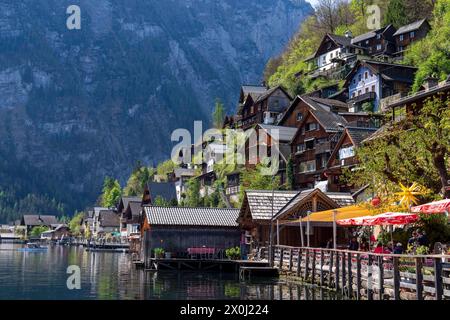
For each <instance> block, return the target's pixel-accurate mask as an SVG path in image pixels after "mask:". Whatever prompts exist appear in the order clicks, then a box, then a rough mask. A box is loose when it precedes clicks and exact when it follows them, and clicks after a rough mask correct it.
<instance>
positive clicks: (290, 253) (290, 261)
mask: <svg viewBox="0 0 450 320" xmlns="http://www.w3.org/2000/svg"><path fill="white" fill-rule="evenodd" d="M289 272H292V248H290V249H289Z"/></svg>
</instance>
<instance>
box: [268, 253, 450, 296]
mask: <svg viewBox="0 0 450 320" xmlns="http://www.w3.org/2000/svg"><path fill="white" fill-rule="evenodd" d="M272 250H273V252H272V255H271V256H272V259H273V261H272V265H273V266H275V267H277V268H278V269H279V271H280V273H281V274H286V275H290V276H294V277H299V278H301V279H302V280H303V281H305V282H308V283H311V284H314V285H318V286H320V287H327V288H332V289H335V290H336V291H338V292H341V293H342V294H343V295H345V296H347V297H349V298H354V299H357V300H361V299H368V300H374V299H379V300H386V299H392V300H423V299H426V300H431V299H433V300H445V299H450V263H449V261H450V260H449V259H450V256H443V255H427V256H424V255H386V254H374V253H369V252H356V251H347V250H333V249H320V248H297V247H287V246H274V247H273V248H272ZM268 256H269V254H268V251H267V250H266V251H265V252H263V253H262V258H268Z"/></svg>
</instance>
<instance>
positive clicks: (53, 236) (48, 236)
mask: <svg viewBox="0 0 450 320" xmlns="http://www.w3.org/2000/svg"><path fill="white" fill-rule="evenodd" d="M69 236H70V229H69V227H68V226H67V225H65V224H60V225H58V226H57V227H56V228H55V229H51V230H48V231H45V232H43V233H41V239H42V240H53V241H54V240H61V239H63V238H67V237H69Z"/></svg>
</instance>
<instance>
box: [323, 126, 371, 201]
mask: <svg viewBox="0 0 450 320" xmlns="http://www.w3.org/2000/svg"><path fill="white" fill-rule="evenodd" d="M375 131H377V128H358V127H346V128H345V129H344V132H343V133H342V134H341V136H340V138H339V140H338V141H337V143H336V146H335V147H334V150H333V152H332V153H331V156H330V158H329V160H328V163H327V165H326V171H325V176H326V177H327V178H328V190H329V191H332V192H353V191H356V190H355V188H354V186H351V185H347V184H345V183H343V182H342V181H341V175H342V173H343V169H344V168H346V169H352V168H354V167H355V166H357V165H358V164H359V162H358V158H357V157H356V149H357V148H358V147H359V146H360V145H361V142H362V141H363V140H365V139H367V138H368V137H369V136H371V135H372V134H373V133H375Z"/></svg>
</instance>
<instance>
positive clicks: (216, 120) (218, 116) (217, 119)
mask: <svg viewBox="0 0 450 320" xmlns="http://www.w3.org/2000/svg"><path fill="white" fill-rule="evenodd" d="M212 118H213V125H214V128H216V129H222V125H223V120H224V118H225V109H224V107H223V103H222V102H221V101H220V100H219V99H217V100H216V106H215V108H214V112H213V115H212Z"/></svg>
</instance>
